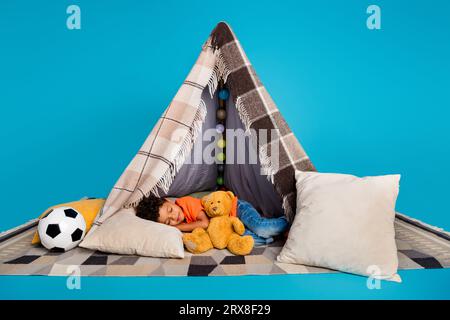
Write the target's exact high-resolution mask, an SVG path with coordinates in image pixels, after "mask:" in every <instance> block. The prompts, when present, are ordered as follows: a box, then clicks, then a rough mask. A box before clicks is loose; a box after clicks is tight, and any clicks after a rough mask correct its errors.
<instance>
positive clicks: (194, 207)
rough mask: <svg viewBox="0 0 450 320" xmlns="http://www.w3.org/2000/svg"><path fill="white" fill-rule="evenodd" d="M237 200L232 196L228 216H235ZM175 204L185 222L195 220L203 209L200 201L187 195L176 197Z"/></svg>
mask: <svg viewBox="0 0 450 320" xmlns="http://www.w3.org/2000/svg"><path fill="white" fill-rule="evenodd" d="M237 200H238V199H237V197H234V199H233V204H232V206H231V213H230V217H236V216H237ZM175 204H176V205H177V206H179V207H180V208H181V210H182V211H183V214H184V218H185V219H184V220H185V222H186V223H191V222H194V221H197V216H198V214H199V212H200V211H204V209H203V205H202V201H201V200H200V199H198V198H194V197H189V196H187V197H181V198H178V199H176V200H175Z"/></svg>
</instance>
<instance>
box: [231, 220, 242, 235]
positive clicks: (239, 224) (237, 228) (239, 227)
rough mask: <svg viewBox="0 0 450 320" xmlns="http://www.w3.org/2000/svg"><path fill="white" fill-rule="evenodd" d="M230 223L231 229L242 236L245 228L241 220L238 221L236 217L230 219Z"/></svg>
mask: <svg viewBox="0 0 450 320" xmlns="http://www.w3.org/2000/svg"><path fill="white" fill-rule="evenodd" d="M231 223H232V224H233V229H234V231H235V232H236V233H237V234H238V235H240V236H242V235H243V234H244V232H245V227H244V224H243V223H242V222H241V220H239V218H236V217H231Z"/></svg>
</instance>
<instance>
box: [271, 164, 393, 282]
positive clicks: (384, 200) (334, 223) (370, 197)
mask: <svg viewBox="0 0 450 320" xmlns="http://www.w3.org/2000/svg"><path fill="white" fill-rule="evenodd" d="M295 179H296V187H297V212H296V215H295V218H294V222H293V224H292V227H291V229H290V231H289V236H288V240H287V241H286V244H285V245H284V247H283V249H282V250H281V252H280V254H279V256H278V257H277V260H278V261H279V262H284V263H295V264H304V265H310V266H318V267H325V268H329V269H335V270H339V271H343V272H348V273H355V274H360V275H366V276H372V277H373V278H378V279H386V280H392V281H398V282H400V281H401V280H400V277H399V276H398V275H397V274H396V273H397V267H398V258H397V246H396V243H395V229H394V219H395V202H396V200H397V195H398V190H399V180H400V175H386V176H378V177H365V178H358V177H355V176H352V175H346V174H333V173H317V172H301V171H296V173H295Z"/></svg>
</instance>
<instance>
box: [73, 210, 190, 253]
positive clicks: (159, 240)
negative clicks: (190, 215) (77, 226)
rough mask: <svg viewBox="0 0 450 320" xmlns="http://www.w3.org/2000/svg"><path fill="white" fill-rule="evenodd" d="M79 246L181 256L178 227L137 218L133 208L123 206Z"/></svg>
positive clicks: (105, 250) (118, 251) (116, 251)
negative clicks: (123, 207)
mask: <svg viewBox="0 0 450 320" xmlns="http://www.w3.org/2000/svg"><path fill="white" fill-rule="evenodd" d="M79 246H80V247H83V248H87V249H92V250H100V251H104V252H111V253H118V254H133V255H140V256H148V257H161V258H165V257H167V258H184V247H183V240H182V233H181V231H180V230H178V229H177V228H175V227H172V226H168V225H165V224H162V223H158V222H153V221H149V220H144V219H141V218H139V217H136V215H135V212H134V209H133V208H129V209H122V210H120V211H119V212H117V213H116V214H115V215H113V216H112V217H110V218H109V219H107V220H106V221H105V222H103V224H102V225H101V226H99V227H97V228H96V229H95V230H93V232H90V233H88V234H87V235H86V237H85V238H84V240H83V241H82V242H81V243H80V245H79Z"/></svg>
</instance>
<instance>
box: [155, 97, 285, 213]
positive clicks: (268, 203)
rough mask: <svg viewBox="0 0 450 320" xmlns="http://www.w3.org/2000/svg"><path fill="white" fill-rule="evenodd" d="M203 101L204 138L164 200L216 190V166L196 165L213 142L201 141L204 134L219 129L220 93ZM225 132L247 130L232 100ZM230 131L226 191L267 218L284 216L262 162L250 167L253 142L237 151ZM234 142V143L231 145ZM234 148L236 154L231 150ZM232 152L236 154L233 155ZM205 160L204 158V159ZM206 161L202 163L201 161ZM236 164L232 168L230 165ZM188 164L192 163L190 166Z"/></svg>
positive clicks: (195, 148)
mask: <svg viewBox="0 0 450 320" xmlns="http://www.w3.org/2000/svg"><path fill="white" fill-rule="evenodd" d="M202 99H203V100H204V101H205V104H206V108H207V113H206V119H205V122H204V124H203V127H202V136H201V137H200V136H199V137H198V138H197V140H196V141H195V143H194V147H193V149H192V151H191V153H190V155H189V157H188V159H189V161H188V160H187V161H186V162H185V163H184V164H183V166H182V167H181V169H180V171H179V172H178V173H177V175H176V176H175V179H174V181H173V183H172V185H171V186H170V189H169V192H168V193H167V194H165V193H164V192H163V191H162V190H160V191H159V194H160V195H162V196H170V197H181V196H185V195H188V194H191V193H195V192H199V191H212V190H216V189H217V185H216V179H217V166H216V165H215V164H208V163H205V161H200V163H199V162H195V161H194V160H195V159H194V158H195V157H199V156H200V157H201V154H200V155H199V154H198V153H197V152H203V150H204V148H205V147H206V146H207V145H209V144H210V143H211V142H212V141H213V140H212V139H211V140H208V139H207V140H204V139H202V137H203V134H204V132H205V130H208V129H214V128H215V126H216V110H217V92H216V93H215V95H214V97H213V98H212V99H211V96H210V95H209V92H208V90H207V89H205V90H204V91H203V93H202ZM226 128H227V129H228V130H229V129H234V130H235V129H240V130H242V131H243V130H244V125H243V123H242V121H241V119H240V118H239V114H238V112H237V110H236V107H235V105H234V104H233V99H232V98H231V97H230V98H229V99H228V101H227V120H226ZM234 130H233V131H232V132H230V131H228V134H227V136H226V140H227V150H226V151H227V155H226V156H227V165H226V167H225V173H224V179H225V187H226V188H227V189H229V190H232V191H233V192H234V194H235V195H236V196H237V197H238V198H239V199H243V200H246V201H248V202H250V203H251V204H252V205H253V206H254V207H255V208H256V209H257V210H258V211H259V212H261V213H262V215H263V216H265V217H279V216H282V215H283V214H284V212H283V208H282V199H281V197H280V196H279V195H278V193H277V192H276V190H275V188H274V187H273V185H272V184H271V183H270V181H269V180H267V177H266V176H265V175H262V174H261V172H260V170H261V168H260V164H259V160H258V159H257V157H256V163H253V164H249V150H250V145H249V144H250V141H249V138H246V141H245V147H244V150H242V148H240V150H239V151H238V139H236V138H235V137H233V132H234ZM231 139H233V142H234V143H232V141H231ZM232 145H233V146H234V147H233V150H231V147H229V146H232ZM232 151H233V152H232ZM244 153H245V157H244V159H245V163H244V164H239V163H238V156H240V157H242V155H243V154H244ZM201 159H202V158H201ZM202 160H203V159H202ZM231 160H233V161H232V162H233V164H230V162H231ZM187 162H189V163H187Z"/></svg>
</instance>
